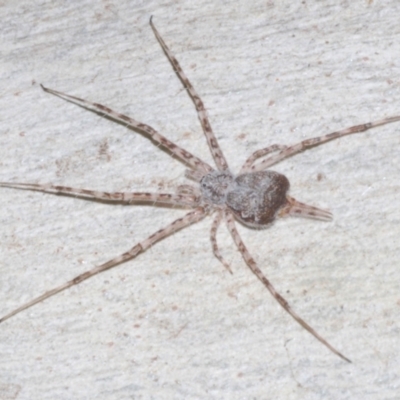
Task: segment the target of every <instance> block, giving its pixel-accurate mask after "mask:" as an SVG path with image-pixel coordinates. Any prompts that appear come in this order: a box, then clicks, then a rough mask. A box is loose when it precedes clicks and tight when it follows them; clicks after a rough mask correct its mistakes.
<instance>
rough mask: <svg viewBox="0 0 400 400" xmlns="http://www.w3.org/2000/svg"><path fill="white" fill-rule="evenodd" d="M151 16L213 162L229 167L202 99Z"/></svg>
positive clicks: (219, 165) (222, 166)
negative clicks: (189, 100)
mask: <svg viewBox="0 0 400 400" xmlns="http://www.w3.org/2000/svg"><path fill="white" fill-rule="evenodd" d="M152 18H153V17H151V18H150V26H151V28H152V29H153V32H154V35H155V36H156V38H157V40H158V42H159V43H160V45H161V47H162V49H163V50H164V53H165V55H166V56H167V57H168V60H169V62H170V63H171V65H172V67H173V69H174V71H175V72H176V74H177V75H178V78H179V79H180V80H181V82H182V83H183V86H184V88H185V89H186V90H187V91H188V93H189V96H190V97H191V99H192V100H193V103H194V105H195V107H196V110H197V115H198V116H199V120H200V123H201V126H202V127H203V131H204V134H205V136H206V139H207V143H208V146H209V148H210V150H211V154H212V156H213V159H214V161H215V164H216V165H217V167H218V169H219V170H227V169H229V167H228V163H227V161H226V159H225V156H224V155H223V153H222V150H221V148H220V147H219V144H218V141H217V138H216V137H215V135H214V132H213V130H212V128H211V125H210V121H209V119H208V115H207V111H206V109H205V107H204V103H203V101H202V100H201V99H200V96H199V95H198V94H197V92H196V90H195V89H194V87H193V86H192V84H191V83H190V81H189V79H188V78H187V76H186V75H185V73H184V72H183V70H182V68H181V66H180V65H179V62H178V60H177V59H176V58H175V56H174V54H173V53H172V51H171V50H170V49H169V48H168V46H167V45H166V44H165V42H164V40H163V38H162V37H161V36H160V34H159V33H158V31H157V29H156V27H155V26H154V24H153V21H152Z"/></svg>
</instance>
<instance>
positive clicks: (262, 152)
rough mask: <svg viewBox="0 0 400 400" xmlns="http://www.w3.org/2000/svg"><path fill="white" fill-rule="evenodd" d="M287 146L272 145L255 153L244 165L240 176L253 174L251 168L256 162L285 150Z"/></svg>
mask: <svg viewBox="0 0 400 400" xmlns="http://www.w3.org/2000/svg"><path fill="white" fill-rule="evenodd" d="M286 148H287V146H285V145H282V144H272V145H271V146H268V147H265V148H264V149H260V150H257V151H255V152H254V153H253V154H252V155H251V156H250V157H249V158H248V159H247V160H246V161H245V163H244V164H243V166H242V169H241V170H240V172H239V175H241V174H245V173H247V172H252V171H251V167H252V165H253V164H254V162H255V161H256V160H257V159H258V158H260V157H263V156H266V155H267V154H269V153H272V152H274V151H282V150H285V149H286Z"/></svg>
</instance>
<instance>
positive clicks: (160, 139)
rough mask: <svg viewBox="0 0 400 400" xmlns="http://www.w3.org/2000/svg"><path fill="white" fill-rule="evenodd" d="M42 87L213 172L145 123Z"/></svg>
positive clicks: (191, 164)
mask: <svg viewBox="0 0 400 400" xmlns="http://www.w3.org/2000/svg"><path fill="white" fill-rule="evenodd" d="M40 86H41V87H42V89H43V90H44V91H45V92H48V93H51V94H54V95H55V96H57V97H60V98H62V99H64V100H67V101H69V102H70V103H73V104H77V105H78V106H81V107H83V108H86V109H87V110H91V111H94V112H97V113H100V114H101V115H106V116H108V117H110V118H112V119H113V120H116V121H120V122H123V123H124V124H126V126H128V127H131V128H133V129H137V130H139V131H142V132H145V133H147V134H148V135H149V136H150V137H151V138H152V139H153V140H154V141H155V142H156V143H158V144H160V145H161V146H162V147H164V148H165V149H167V150H169V151H170V152H171V154H173V155H174V156H175V157H176V158H178V159H179V160H181V161H182V162H183V163H185V164H188V165H190V166H191V167H192V168H194V169H196V170H197V169H200V170H201V171H202V172H203V173H207V172H211V171H212V170H213V169H212V168H211V167H210V166H209V165H208V164H207V163H206V162H204V161H203V160H200V158H198V157H196V156H195V155H193V154H192V153H189V152H188V151H187V150H185V149H184V148H182V147H179V146H178V145H176V144H175V143H172V142H171V141H170V140H168V139H167V138H166V137H165V136H162V135H161V134H160V133H158V132H157V131H156V130H155V129H153V128H152V127H151V126H149V125H147V124H144V123H143V122H138V121H136V120H134V119H133V118H131V117H128V116H127V115H124V114H120V113H118V112H116V111H114V110H112V109H111V108H109V107H107V106H104V105H103V104H99V103H93V102H91V101H88V100H84V99H81V98H79V97H75V96H71V95H69V94H66V93H63V92H58V91H57V90H53V89H49V88H46V87H44V86H43V85H40Z"/></svg>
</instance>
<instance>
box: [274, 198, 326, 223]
mask: <svg viewBox="0 0 400 400" xmlns="http://www.w3.org/2000/svg"><path fill="white" fill-rule="evenodd" d="M286 200H287V204H286V205H285V206H283V207H282V208H281V209H280V210H279V213H278V215H279V216H280V217H286V216H292V217H303V218H313V219H319V220H321V221H330V220H331V219H332V213H331V212H330V211H328V210H324V209H322V208H317V207H314V206H309V205H308V204H304V203H300V202H299V201H297V200H296V199H294V198H293V197H290V196H286Z"/></svg>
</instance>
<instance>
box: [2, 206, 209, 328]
mask: <svg viewBox="0 0 400 400" xmlns="http://www.w3.org/2000/svg"><path fill="white" fill-rule="evenodd" d="M206 215H207V214H206V212H205V210H204V209H203V208H202V207H198V208H197V209H195V210H194V211H191V212H189V213H187V214H186V215H185V216H184V217H182V218H179V219H177V220H175V221H173V222H172V223H171V224H169V225H167V226H166V227H165V228H163V229H160V230H159V231H157V232H155V233H153V234H152V235H150V236H149V237H148V238H147V239H145V240H144V241H143V242H140V243H138V244H136V245H135V246H133V247H132V248H131V249H130V250H128V251H127V252H125V253H123V254H121V255H120V256H118V257H115V258H113V259H112V260H110V261H107V262H106V263H104V264H101V265H98V266H97V267H94V268H93V269H91V270H89V271H86V272H84V273H83V274H80V275H78V276H76V277H75V278H74V279H72V280H70V281H68V282H66V283H64V284H63V285H60V286H57V287H56V288H54V289H52V290H49V291H48V292H46V293H44V294H42V295H41V296H39V297H36V298H35V299H33V300H31V301H30V302H28V303H26V304H24V305H22V306H21V307H18V308H17V309H15V310H14V311H12V312H10V313H8V314H6V315H5V316H4V317H2V318H0V323H1V322H4V321H5V320H7V319H9V318H11V317H12V316H14V315H16V314H18V313H20V312H21V311H24V310H26V309H27V308H29V307H32V306H33V305H35V304H37V303H40V302H41V301H43V300H45V299H48V298H49V297H51V296H54V295H55V294H57V293H60V292H62V291H63V290H65V289H68V288H70V287H71V286H74V285H78V284H79V283H81V282H83V281H85V280H86V279H89V278H91V277H92V276H94V275H97V274H99V273H101V272H103V271H106V270H108V269H111V268H113V267H115V266H117V265H119V264H122V263H124V262H126V261H128V260H132V259H133V258H135V257H136V256H137V255H139V254H140V253H143V252H144V251H145V250H146V249H148V248H149V247H150V246H152V245H153V244H154V243H156V242H158V241H160V240H161V239H164V238H165V237H167V236H169V235H171V234H173V233H175V232H177V231H179V230H180V229H182V228H185V227H186V226H188V225H191V224H193V223H196V222H199V221H200V220H202V219H203V218H204V217H205V216H206Z"/></svg>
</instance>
